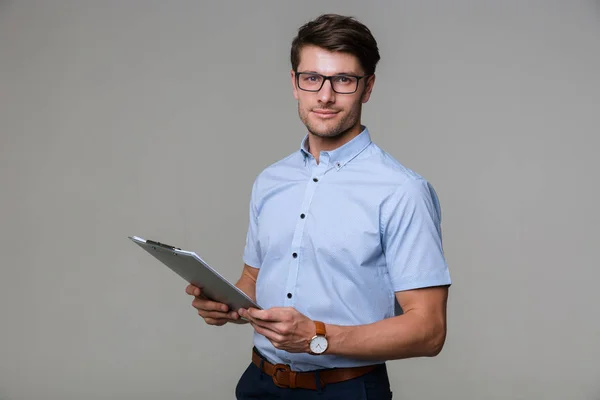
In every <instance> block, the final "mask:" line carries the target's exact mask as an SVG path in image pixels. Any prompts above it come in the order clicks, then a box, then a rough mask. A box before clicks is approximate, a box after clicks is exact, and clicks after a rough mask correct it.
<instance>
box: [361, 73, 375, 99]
mask: <svg viewBox="0 0 600 400" xmlns="http://www.w3.org/2000/svg"><path fill="white" fill-rule="evenodd" d="M365 79H366V83H365V91H364V92H363V95H362V99H361V101H362V102H363V103H366V102H367V101H369V99H370V98H371V92H372V91H373V86H374V85H375V74H373V75H371V76H369V77H367V78H365Z"/></svg>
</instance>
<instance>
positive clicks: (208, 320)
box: [204, 318, 227, 326]
mask: <svg viewBox="0 0 600 400" xmlns="http://www.w3.org/2000/svg"><path fill="white" fill-rule="evenodd" d="M204 321H205V322H206V323H207V324H208V325H214V326H222V325H225V324H226V323H227V319H224V318H205V319H204Z"/></svg>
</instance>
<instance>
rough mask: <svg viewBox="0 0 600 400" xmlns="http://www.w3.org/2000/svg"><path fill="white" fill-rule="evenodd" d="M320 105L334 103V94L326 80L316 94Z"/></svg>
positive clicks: (329, 82)
mask: <svg viewBox="0 0 600 400" xmlns="http://www.w3.org/2000/svg"><path fill="white" fill-rule="evenodd" d="M318 96H319V102H320V103H333V102H334V101H335V92H334V91H333V87H332V86H331V81H330V80H329V79H327V80H326V81H325V82H323V86H322V87H321V90H319V93H318Z"/></svg>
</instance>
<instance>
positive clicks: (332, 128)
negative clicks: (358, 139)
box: [298, 103, 359, 139]
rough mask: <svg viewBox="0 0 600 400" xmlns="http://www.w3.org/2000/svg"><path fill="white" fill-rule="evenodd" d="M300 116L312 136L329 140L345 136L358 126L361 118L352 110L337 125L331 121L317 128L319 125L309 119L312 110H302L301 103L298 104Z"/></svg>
mask: <svg viewBox="0 0 600 400" xmlns="http://www.w3.org/2000/svg"><path fill="white" fill-rule="evenodd" d="M298 115H299V116H300V120H301V121H302V123H303V124H304V125H305V126H306V129H308V131H309V132H310V133H311V134H312V135H314V136H317V137H320V138H328V139H331V138H336V137H339V136H343V135H344V134H345V133H347V132H348V131H349V130H350V129H352V128H353V127H354V126H355V125H356V123H357V122H358V118H359V117H358V112H357V110H355V109H352V110H351V111H350V113H349V114H347V115H346V116H343V117H342V118H341V119H340V120H339V121H337V123H335V124H330V123H328V122H329V121H327V120H325V121H324V124H323V125H324V126H317V124H315V123H313V122H312V121H311V120H310V119H309V115H310V110H303V109H301V108H300V103H298Z"/></svg>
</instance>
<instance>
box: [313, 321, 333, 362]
mask: <svg viewBox="0 0 600 400" xmlns="http://www.w3.org/2000/svg"><path fill="white" fill-rule="evenodd" d="M315 328H316V334H315V336H313V337H312V339H310V343H309V347H310V353H311V354H314V355H319V354H323V352H324V351H325V350H327V345H328V343H327V333H326V332H325V324H324V323H322V322H321V321H315Z"/></svg>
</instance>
